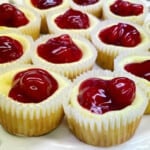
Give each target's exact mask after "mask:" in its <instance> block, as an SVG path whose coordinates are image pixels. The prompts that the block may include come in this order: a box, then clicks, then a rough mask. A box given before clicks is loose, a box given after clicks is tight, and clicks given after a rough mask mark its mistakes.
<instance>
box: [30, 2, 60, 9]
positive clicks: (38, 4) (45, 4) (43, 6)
mask: <svg viewBox="0 0 150 150" xmlns="http://www.w3.org/2000/svg"><path fill="white" fill-rule="evenodd" d="M31 2H32V4H33V5H34V6H35V7H37V8H39V9H48V8H52V7H55V6H58V5H60V4H61V3H62V2H63V1H62V0H31Z"/></svg>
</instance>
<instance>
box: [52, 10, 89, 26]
mask: <svg viewBox="0 0 150 150" xmlns="http://www.w3.org/2000/svg"><path fill="white" fill-rule="evenodd" d="M55 23H56V24H57V26H59V27H60V28H62V29H87V28H88V27H89V26H90V21H89V18H88V16H87V15H86V14H85V13H82V12H81V11H79V10H74V9H71V8H70V9H69V10H67V11H66V12H65V13H64V14H62V15H59V16H58V17H56V19H55Z"/></svg>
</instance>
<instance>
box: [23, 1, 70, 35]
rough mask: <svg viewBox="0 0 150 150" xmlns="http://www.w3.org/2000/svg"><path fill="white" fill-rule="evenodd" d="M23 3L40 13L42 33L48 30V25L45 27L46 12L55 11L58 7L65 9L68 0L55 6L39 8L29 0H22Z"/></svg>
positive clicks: (67, 5)
mask: <svg viewBox="0 0 150 150" xmlns="http://www.w3.org/2000/svg"><path fill="white" fill-rule="evenodd" d="M23 4H24V5H25V6H26V7H27V8H31V9H32V10H34V11H35V12H36V13H38V14H40V16H41V32H42V33H47V32H48V27H47V22H46V14H51V13H52V12H55V11H57V10H60V9H66V8H68V7H69V1H68V0H63V1H62V4H60V5H58V6H55V7H51V8H49V9H39V8H36V7H34V6H33V5H32V3H31V1H30V0H24V1H23Z"/></svg>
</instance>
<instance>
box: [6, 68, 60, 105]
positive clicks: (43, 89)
mask: <svg viewBox="0 0 150 150" xmlns="http://www.w3.org/2000/svg"><path fill="white" fill-rule="evenodd" d="M57 88H58V83H57V81H56V80H55V79H54V78H53V77H52V76H51V75H50V74H49V73H48V72H47V71H45V70H42V69H28V70H25V71H22V72H19V73H18V74H16V76H15V77H14V79H13V85H12V88H11V90H10V91H9V97H11V98H13V99H14V100H16V101H19V102H23V103H39V102H41V101H43V100H44V99H46V98H47V97H49V96H51V95H52V94H53V93H54V92H55V91H56V90H57Z"/></svg>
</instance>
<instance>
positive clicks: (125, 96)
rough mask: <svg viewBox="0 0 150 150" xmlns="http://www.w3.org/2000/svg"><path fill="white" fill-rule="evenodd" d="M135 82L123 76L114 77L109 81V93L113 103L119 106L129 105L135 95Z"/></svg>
mask: <svg viewBox="0 0 150 150" xmlns="http://www.w3.org/2000/svg"><path fill="white" fill-rule="evenodd" d="M135 91H136V86H135V83H134V82H133V81H132V80H130V79H128V78H125V77H119V78H114V79H112V80H110V82H109V94H110V96H111V98H112V101H113V103H114V105H115V104H119V105H120V106H121V107H125V106H127V105H130V104H131V103H132V101H133V99H134V97H135Z"/></svg>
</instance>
